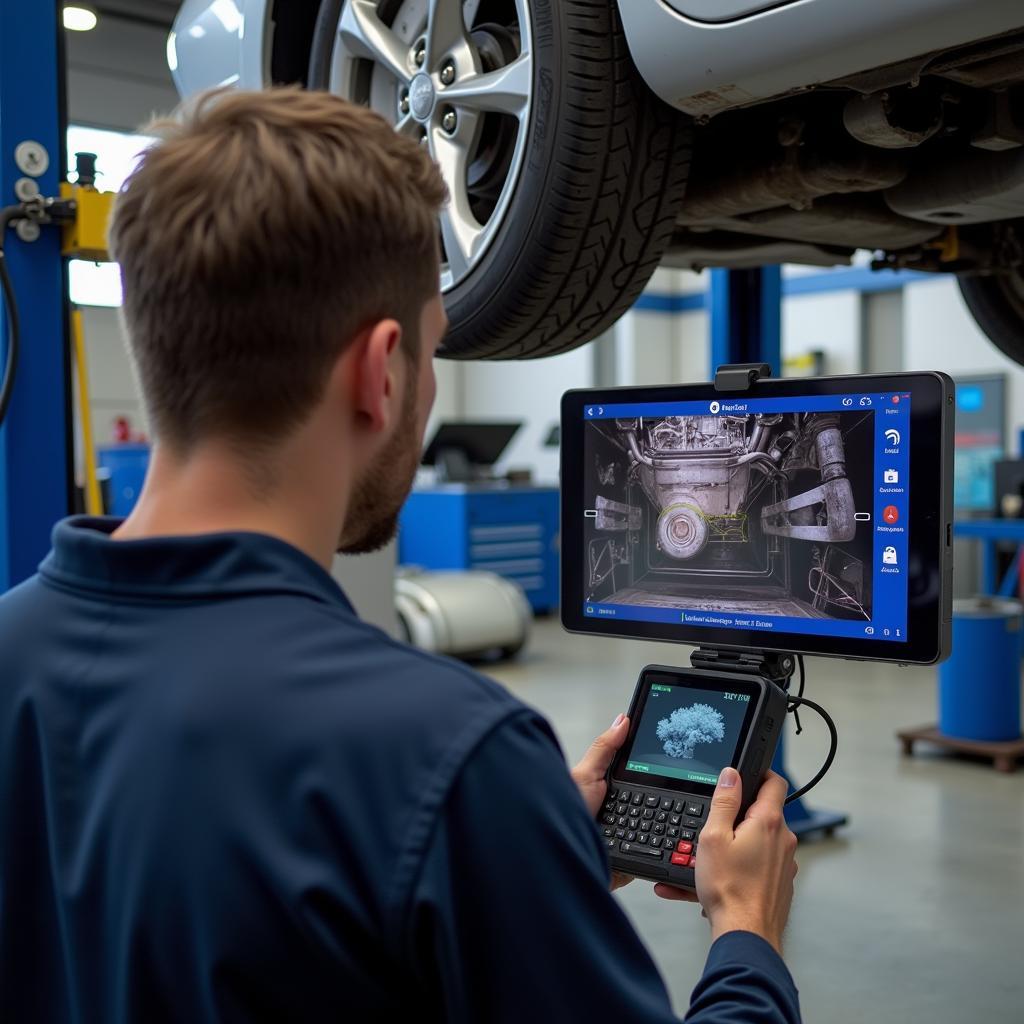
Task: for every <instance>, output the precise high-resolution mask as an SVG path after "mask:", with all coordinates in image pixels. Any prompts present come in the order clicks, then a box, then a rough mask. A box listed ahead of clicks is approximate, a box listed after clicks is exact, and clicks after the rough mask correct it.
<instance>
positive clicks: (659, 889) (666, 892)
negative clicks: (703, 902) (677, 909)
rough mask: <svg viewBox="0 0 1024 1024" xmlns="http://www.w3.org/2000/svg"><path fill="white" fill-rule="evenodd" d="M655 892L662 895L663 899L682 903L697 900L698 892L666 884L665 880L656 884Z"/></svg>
mask: <svg viewBox="0 0 1024 1024" xmlns="http://www.w3.org/2000/svg"><path fill="white" fill-rule="evenodd" d="M654 894H655V895H656V896H660V897H661V898H662V899H663V900H677V901H679V902H681V903H696V902H697V894H696V893H695V892H689V891H687V890H686V889H677V888H676V887H675V886H674V885H666V884H665V883H664V882H658V883H657V884H656V885H655V886H654Z"/></svg>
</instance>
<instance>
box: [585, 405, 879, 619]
mask: <svg viewBox="0 0 1024 1024" xmlns="http://www.w3.org/2000/svg"><path fill="white" fill-rule="evenodd" d="M874 416H875V413H874V411H873V410H865V409H857V410H856V411H854V410H850V411H843V412H827V413H818V412H793V413H770V414H750V415H695V416H656V417H651V418H645V417H636V418H632V419H595V420H589V421H588V422H587V424H586V433H585V445H584V452H585V458H586V469H585V475H584V486H585V489H586V505H587V512H586V513H585V522H584V533H585V543H586V562H585V566H584V571H585V573H586V575H587V578H586V580H585V582H584V594H585V595H586V600H587V601H592V602H605V603H609V604H616V605H635V606H644V607H650V608H687V609H692V610H699V611H717V612H732V613H750V614H754V615H757V614H762V615H772V616H786V617H792V618H803V619H850V620H862V621H864V620H866V621H870V620H871V618H872V576H873V571H872V569H873V566H872V552H873V536H872V528H871V524H870V522H863V521H859V519H858V512H860V513H870V512H871V510H872V508H873V493H872V486H873V473H874V448H873V444H874V436H875V429H874ZM870 518H871V517H870V515H862V516H861V517H860V519H861V520H863V519H867V520H869V519H870Z"/></svg>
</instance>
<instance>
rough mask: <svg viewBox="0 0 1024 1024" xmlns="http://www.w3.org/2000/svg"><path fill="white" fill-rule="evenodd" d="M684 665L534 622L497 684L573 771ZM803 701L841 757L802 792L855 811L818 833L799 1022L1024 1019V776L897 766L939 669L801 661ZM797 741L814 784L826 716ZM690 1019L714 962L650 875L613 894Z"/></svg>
mask: <svg viewBox="0 0 1024 1024" xmlns="http://www.w3.org/2000/svg"><path fill="white" fill-rule="evenodd" d="M649 663H662V664H677V665H678V664H688V648H683V647H677V646H674V645H668V644H653V643H640V642H633V641H623V640H603V639H592V638H582V637H576V636H570V635H568V634H566V633H564V632H563V630H562V629H561V627H560V626H559V625H558V623H557V622H556V621H555V620H553V619H550V620H542V621H539V622H538V623H537V625H536V629H535V632H534V636H533V638H532V640H531V643H530V646H529V648H528V649H527V651H526V652H525V653H524V654H523V656H522V657H521V659H520V660H519V661H517V662H515V663H511V664H507V665H502V666H499V667H496V668H495V669H493V670H492V671H491V675H493V676H494V677H495V678H497V679H499V680H500V681H501V682H503V683H504V684H505V685H506V686H508V687H509V688H510V689H511V690H512V691H513V692H514V693H515V694H517V695H518V696H519V697H520V698H521V699H523V700H525V701H526V702H528V703H530V704H532V705H533V706H534V707H536V708H538V709H539V710H541V711H542V712H543V713H544V714H545V715H547V716H548V718H549V719H550V720H551V722H552V724H553V725H554V727H555V729H556V731H557V732H558V735H559V737H560V738H561V741H562V744H563V746H564V748H565V752H566V756H567V758H568V759H569V760H570V762H573V761H575V760H576V758H577V757H578V756H579V755H580V754H581V753H582V751H583V750H584V749H585V748H586V746H587V745H588V744H589V742H590V741H591V739H593V737H594V736H595V735H596V734H597V733H599V732H600V731H602V730H603V729H605V728H606V727H607V726H608V725H609V724H610V723H611V721H612V719H613V718H614V717H615V715H616V714H617V713H618V712H619V711H624V710H625V709H626V704H627V703H628V700H629V697H630V695H631V693H632V689H633V685H634V683H635V681H636V677H637V675H638V673H639V670H640V669H641V668H642V667H643V666H644V665H645V664H649ZM807 694H808V696H810V697H812V698H813V699H815V700H817V701H819V702H820V703H823V704H824V705H825V706H826V707H827V708H828V709H829V710H830V712H831V713H832V715H833V717H834V718H835V720H836V723H837V725H838V727H839V740H840V746H839V754H838V756H837V759H836V762H835V764H834V765H833V767H832V770H831V772H830V773H829V775H828V776H827V777H826V778H825V780H824V781H823V782H822V783H821V784H820V785H819V786H818V788H817V789H816V790H815V791H814V793H813V794H812V797H811V798H809V800H808V802H809V803H810V804H811V805H812V806H813V807H823V808H825V807H827V808H831V809H837V810H842V811H845V812H846V813H848V814H849V816H850V824H849V825H848V826H846V827H844V828H842V829H841V830H840V831H839V832H838V833H837V834H836V836H835V838H833V839H819V840H809V841H806V842H804V843H802V844H801V847H800V851H799V854H798V857H799V861H800V875H799V878H798V879H797V896H796V901H795V904H794V909H793V915H792V918H791V920H790V926H789V932H788V936H787V947H786V957H787V960H788V962H789V964H790V967H791V969H792V971H793V974H794V977H795V978H796V981H797V985H798V986H799V988H800V991H801V997H802V1001H803V1010H804V1019H805V1020H807V1021H808V1022H812V1021H817V1022H827V1024H861V1022H862V1021H864V1020H865V1019H869V1020H872V1021H879V1022H883V1024H884V1022H889V1021H893V1022H900V1024H914V1022H917V1021H921V1022H927V1024H963V1022H964V1021H965V1020H968V1021H977V1022H979V1024H980V1022H984V1024H1004V1022H1006V1024H1010V1022H1015V1024H1020V1022H1022V1021H1024V766H1022V768H1021V769H1020V770H1018V772H1017V773H1016V774H1014V775H1003V774H999V773H996V772H995V771H993V770H992V768H990V767H988V766H986V765H984V764H981V763H972V762H968V761H961V760H950V759H948V758H946V757H943V756H941V755H938V754H932V753H926V754H925V753H922V754H916V755H915V756H914V757H913V758H910V759H904V758H902V757H901V756H900V752H899V744H898V742H897V741H896V739H895V738H894V735H893V734H894V731H895V730H896V729H898V728H902V727H907V726H915V725H923V724H926V723H933V722H934V721H935V719H936V711H935V670H934V669H896V668H888V667H884V666H880V665H872V664H859V663H853V662H843V661H829V660H827V659H809V660H808V684H807ZM804 727H805V729H804V733H803V735H802V736H800V737H799V738H798V739H796V738H793V736H792V730H790V733H789V734H788V736H787V742H788V764H789V768H790V771H791V774H793V776H794V777H795V778H796V779H797V780H798V781H804V780H806V779H808V778H810V776H811V775H813V774H814V772H815V771H816V770H817V767H818V766H819V764H820V763H821V759H822V758H823V757H824V755H825V753H826V750H827V733H826V732H825V729H824V727H823V726H821V727H819V721H818V719H817V716H815V715H814V714H813V712H808V713H807V714H806V716H805V717H804ZM620 895H621V899H622V902H623V905H624V906H625V908H626V911H627V912H628V913H629V915H630V917H631V918H632V920H633V921H634V923H635V925H636V927H637V929H638V930H639V932H640V933H641V935H642V936H643V937H644V939H645V940H646V941H647V943H648V946H649V947H650V948H651V949H652V951H653V953H654V957H655V960H656V961H657V962H658V964H659V966H660V968H661V971H662V974H663V976H664V978H665V980H666V983H667V985H668V987H669V990H670V992H671V994H672V999H673V1002H674V1005H675V1007H676V1010H677V1011H678V1012H679V1014H680V1015H682V1014H683V1013H684V1012H685V1009H686V1007H687V1006H688V1004H689V994H690V990H691V989H692V987H693V985H694V984H695V983H696V980H697V978H698V977H699V975H700V972H701V968H702V965H703V962H704V957H705V955H706V953H707V947H708V937H707V926H706V923H705V922H704V921H703V919H702V918H701V917H700V915H699V912H695V911H694V907H693V906H691V905H689V904H674V903H668V902H666V901H663V900H660V899H658V898H657V897H656V896H654V894H653V892H652V891H651V887H650V885H649V884H648V883H644V882H634V883H632V884H631V885H630V886H628V887H627V888H626V889H624V890H622V892H621V894H620Z"/></svg>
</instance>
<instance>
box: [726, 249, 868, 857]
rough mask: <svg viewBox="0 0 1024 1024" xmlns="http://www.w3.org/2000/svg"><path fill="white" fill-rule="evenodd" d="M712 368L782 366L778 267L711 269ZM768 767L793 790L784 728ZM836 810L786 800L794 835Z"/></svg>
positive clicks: (830, 822) (825, 826) (827, 824)
mask: <svg viewBox="0 0 1024 1024" xmlns="http://www.w3.org/2000/svg"><path fill="white" fill-rule="evenodd" d="M710 309H711V373H712V374H714V372H715V368H716V367H718V366H725V365H728V364H730V363H767V364H768V365H769V366H770V367H771V368H772V371H773V372H778V369H779V367H781V366H782V269H781V268H780V267H762V268H757V269H754V270H712V271H711V295H710ZM772 770H773V771H775V772H777V773H778V774H779V775H781V776H782V777H783V778H784V779H785V780H786V782H787V784H788V785H789V790H790V792H791V793H792V792H794V791H795V790H796V788H797V787H796V786H795V785H794V784H793V780H792V778H791V777H790V774H789V772H788V771H787V770H786V734H785V730H783V733H782V738H781V739H780V740H779V748H778V750H777V751H776V753H775V759H774V760H773V761H772ZM847 820H848V819H847V816H846V815H845V814H842V813H840V812H838V811H812V810H811V809H810V808H809V807H808V806H807V805H806V804H805V803H804V802H803V800H802V799H801V800H794V801H793V802H792V803H790V804H787V805H786V823H787V824H788V825H789V827H790V828H791V829H792V830H793V832H795V833H796V834H797V835H798V836H800V837H803V836H805V835H809V834H812V833H815V832H824V833H825V834H826V835H831V833H832V832H833V831H834V830H835V829H836V828H838V827H839V826H840V825H845V824H846V822H847Z"/></svg>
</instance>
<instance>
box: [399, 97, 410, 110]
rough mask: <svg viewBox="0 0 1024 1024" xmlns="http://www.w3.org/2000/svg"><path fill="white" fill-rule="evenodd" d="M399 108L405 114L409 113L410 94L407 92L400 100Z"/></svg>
mask: <svg viewBox="0 0 1024 1024" xmlns="http://www.w3.org/2000/svg"><path fill="white" fill-rule="evenodd" d="M398 109H399V110H400V111H401V112H402V113H403V114H408V113H409V94H408V93H407V92H403V93H402V98H401V99H400V100H399V101H398Z"/></svg>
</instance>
